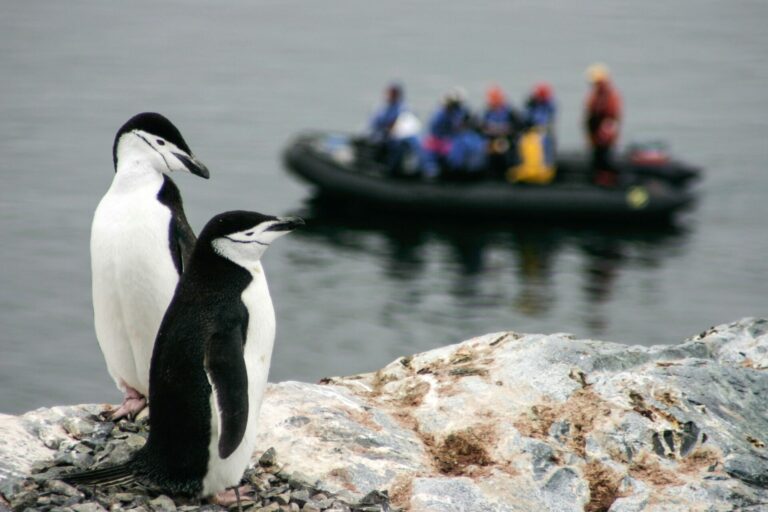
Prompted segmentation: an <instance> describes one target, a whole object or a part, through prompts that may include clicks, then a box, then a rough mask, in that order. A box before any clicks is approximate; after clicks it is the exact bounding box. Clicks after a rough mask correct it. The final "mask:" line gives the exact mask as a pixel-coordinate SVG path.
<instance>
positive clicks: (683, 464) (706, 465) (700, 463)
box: [678, 446, 722, 473]
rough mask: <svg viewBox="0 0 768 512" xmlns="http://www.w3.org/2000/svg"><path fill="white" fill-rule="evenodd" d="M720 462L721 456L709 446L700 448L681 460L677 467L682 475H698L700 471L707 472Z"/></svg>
mask: <svg viewBox="0 0 768 512" xmlns="http://www.w3.org/2000/svg"><path fill="white" fill-rule="evenodd" d="M721 461H722V455H721V454H720V451H719V450H717V449H716V448H712V447H709V446H707V447H705V446H700V447H699V448H696V449H695V450H694V451H692V452H691V453H690V454H689V455H688V456H687V457H686V458H684V459H683V460H681V461H680V462H679V466H678V467H679V468H680V471H681V472H683V473H698V472H699V471H701V470H707V471H708V470H709V469H710V468H713V467H715V466H717V465H718V464H720V462H721Z"/></svg>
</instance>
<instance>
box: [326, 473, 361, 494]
mask: <svg viewBox="0 0 768 512" xmlns="http://www.w3.org/2000/svg"><path fill="white" fill-rule="evenodd" d="M328 475H329V476H332V477H335V478H338V479H339V480H340V481H341V482H340V483H341V486H342V487H344V488H345V489H346V490H348V491H352V492H357V487H355V485H354V484H353V483H352V479H351V478H350V476H349V471H347V470H346V469H344V468H335V469H332V470H331V471H330V472H329V473H328Z"/></svg>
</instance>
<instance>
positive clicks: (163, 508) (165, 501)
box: [149, 494, 176, 512]
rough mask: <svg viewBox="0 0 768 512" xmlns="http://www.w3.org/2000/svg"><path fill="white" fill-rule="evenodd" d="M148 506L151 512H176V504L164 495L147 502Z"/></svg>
mask: <svg viewBox="0 0 768 512" xmlns="http://www.w3.org/2000/svg"><path fill="white" fill-rule="evenodd" d="M149 505H150V506H151V507H152V509H153V510H156V511H159V512H173V511H175V510H176V504H175V503H174V502H173V500H172V499H171V498H169V497H168V496H166V495H165V494H161V495H160V496H158V497H157V498H155V499H153V500H151V501H150V502H149Z"/></svg>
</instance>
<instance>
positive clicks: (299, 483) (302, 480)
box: [286, 471, 311, 489]
mask: <svg viewBox="0 0 768 512" xmlns="http://www.w3.org/2000/svg"><path fill="white" fill-rule="evenodd" d="M286 481H287V482H288V485H290V486H291V487H292V488H293V489H305V488H307V487H311V484H310V483H309V481H310V478H309V477H308V476H307V475H305V474H304V473H301V472H299V471H294V472H293V473H291V474H290V476H289V477H288V478H286Z"/></svg>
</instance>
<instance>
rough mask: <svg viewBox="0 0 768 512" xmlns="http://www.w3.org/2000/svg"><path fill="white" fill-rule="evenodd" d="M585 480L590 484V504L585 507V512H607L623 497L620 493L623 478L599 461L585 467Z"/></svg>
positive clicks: (589, 463)
mask: <svg viewBox="0 0 768 512" xmlns="http://www.w3.org/2000/svg"><path fill="white" fill-rule="evenodd" d="M584 478H585V479H586V480H587V483H588V484H589V503H587V504H586V505H585V506H584V511H585V512H607V510H609V509H610V508H611V505H613V502H614V501H616V500H617V499H618V498H621V497H622V496H623V495H622V493H621V492H619V485H620V484H621V480H622V476H621V475H619V474H618V473H617V472H616V471H614V470H613V469H611V468H609V467H608V466H606V465H605V464H603V463H601V462H599V461H597V460H591V461H589V462H587V464H586V465H585V466H584Z"/></svg>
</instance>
